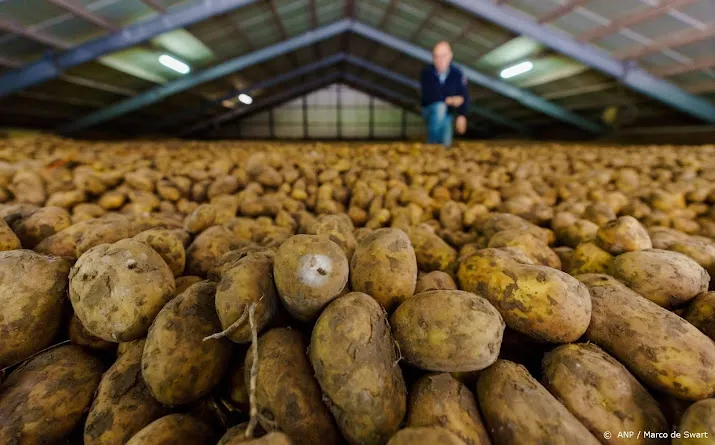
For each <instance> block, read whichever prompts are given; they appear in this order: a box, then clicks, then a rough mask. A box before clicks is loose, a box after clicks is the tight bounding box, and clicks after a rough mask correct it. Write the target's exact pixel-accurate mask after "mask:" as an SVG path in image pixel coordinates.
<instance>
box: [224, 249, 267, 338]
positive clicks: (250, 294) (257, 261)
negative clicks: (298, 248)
mask: <svg viewBox="0 0 715 445" xmlns="http://www.w3.org/2000/svg"><path fill="white" fill-rule="evenodd" d="M251 304H255V305H256V306H255V307H256V309H255V322H256V329H257V331H258V332H259V333H260V332H261V331H262V330H263V329H265V328H266V326H267V325H268V323H270V321H271V320H272V319H273V317H274V316H275V315H276V312H277V310H278V304H279V303H278V292H277V291H276V287H275V284H274V282H273V259H272V257H271V255H269V254H266V253H265V252H263V251H258V252H253V253H249V254H248V255H246V256H245V257H244V258H241V259H240V260H239V261H238V262H237V263H236V265H235V266H234V267H231V268H228V269H226V270H225V271H224V272H223V273H222V275H221V281H220V282H219V283H218V286H217V288H216V312H217V313H218V317H219V319H220V320H221V328H222V329H224V330H225V329H228V328H229V327H231V326H232V325H233V324H234V323H235V322H236V321H237V320H238V319H239V318H240V317H241V316H242V315H244V313H245V317H244V321H243V322H242V323H241V324H239V325H238V326H236V327H235V328H234V329H233V330H232V331H231V332H230V333H229V336H228V338H230V339H231V340H232V341H234V342H236V343H248V342H250V341H251V329H250V325H249V320H248V310H249V306H250V305H251Z"/></svg>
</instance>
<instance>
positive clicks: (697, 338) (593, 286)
mask: <svg viewBox="0 0 715 445" xmlns="http://www.w3.org/2000/svg"><path fill="white" fill-rule="evenodd" d="M577 278H578V279H579V280H581V281H582V282H583V283H585V284H586V286H588V289H589V291H590V292H591V300H592V302H593V313H592V315H591V325H590V326H589V328H588V331H587V332H586V336H587V338H588V339H589V340H590V341H593V342H594V343H596V344H597V345H599V346H601V347H603V348H604V349H605V350H606V351H608V352H609V353H610V354H611V355H613V356H614V357H615V358H617V359H618V360H619V361H620V362H622V363H623V364H625V365H626V366H628V368H629V369H630V370H631V371H632V372H633V373H634V374H635V375H636V376H638V377H639V378H640V379H641V380H642V381H644V382H645V383H647V384H648V385H649V386H651V387H653V388H656V389H659V390H661V391H664V392H666V393H668V394H671V395H673V396H676V397H678V398H682V399H688V400H698V399H703V398H707V397H712V396H713V395H715V343H713V341H712V340H710V339H709V338H707V337H706V336H705V334H703V333H702V332H700V331H698V329H697V328H696V327H695V326H692V325H691V324H689V323H687V322H686V321H685V320H683V319H682V318H680V317H678V316H677V315H675V314H674V313H672V312H670V311H668V310H666V309H663V308H661V307H660V306H658V305H656V304H655V303H653V302H651V301H648V300H647V299H645V298H643V297H641V296H640V295H638V294H637V293H635V292H633V291H632V290H630V289H628V288H627V287H626V286H625V285H623V284H622V283H621V282H619V281H618V280H616V279H614V278H613V277H610V276H608V275H599V274H586V275H579V276H578V277H577Z"/></svg>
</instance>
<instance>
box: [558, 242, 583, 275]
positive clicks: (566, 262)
mask: <svg viewBox="0 0 715 445" xmlns="http://www.w3.org/2000/svg"><path fill="white" fill-rule="evenodd" d="M577 247H578V246H577ZM574 250H575V249H573V248H571V247H568V246H560V247H554V248H553V251H554V252H555V253H556V255H558V256H559V261H561V270H563V271H564V272H566V271H568V270H570V269H571V260H572V259H573V254H574Z"/></svg>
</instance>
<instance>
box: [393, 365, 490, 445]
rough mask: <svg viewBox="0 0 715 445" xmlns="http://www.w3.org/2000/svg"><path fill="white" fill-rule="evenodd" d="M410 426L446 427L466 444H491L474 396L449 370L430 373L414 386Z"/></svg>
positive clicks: (410, 405)
mask: <svg viewBox="0 0 715 445" xmlns="http://www.w3.org/2000/svg"><path fill="white" fill-rule="evenodd" d="M407 412H408V417H407V426H408V427H410V428H412V427H429V426H442V427H445V428H447V429H449V430H450V431H452V432H453V433H455V434H456V435H457V436H459V438H460V439H462V440H463V441H464V443H465V444H466V445H488V444H489V443H490V441H489V436H488V435H487V431H486V430H485V429H484V425H483V423H482V418H481V416H480V415H479V409H478V408H477V402H476V401H475V400H474V395H473V394H472V393H471V392H470V391H469V389H467V387H466V386H464V385H463V384H462V383H460V382H459V381H458V380H456V379H455V378H453V377H452V376H451V375H449V374H447V373H442V374H427V375H425V376H423V377H421V378H420V379H419V380H417V382H416V383H415V384H414V386H413V387H412V390H411V391H410V394H409V406H408V410H407Z"/></svg>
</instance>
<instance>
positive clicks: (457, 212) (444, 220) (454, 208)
mask: <svg viewBox="0 0 715 445" xmlns="http://www.w3.org/2000/svg"><path fill="white" fill-rule="evenodd" d="M448 199H449V198H448ZM439 222H440V224H442V227H444V228H445V229H447V230H452V231H455V232H459V231H461V230H462V209H461V208H460V207H459V204H458V203H457V202H456V201H452V200H448V201H447V202H445V203H444V204H442V207H441V208H440V210H439Z"/></svg>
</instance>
